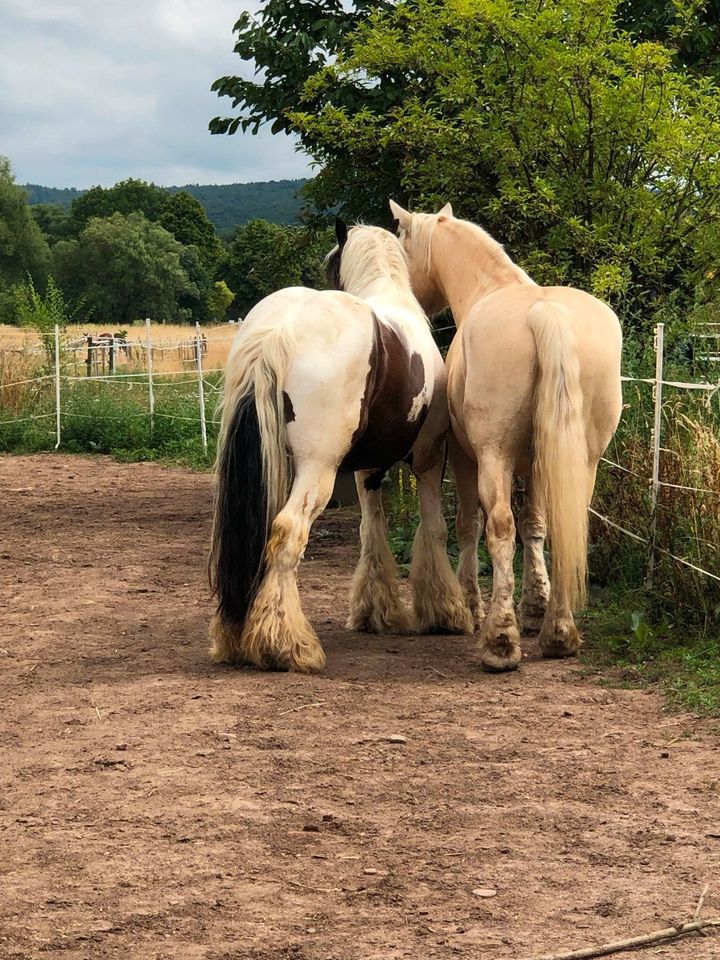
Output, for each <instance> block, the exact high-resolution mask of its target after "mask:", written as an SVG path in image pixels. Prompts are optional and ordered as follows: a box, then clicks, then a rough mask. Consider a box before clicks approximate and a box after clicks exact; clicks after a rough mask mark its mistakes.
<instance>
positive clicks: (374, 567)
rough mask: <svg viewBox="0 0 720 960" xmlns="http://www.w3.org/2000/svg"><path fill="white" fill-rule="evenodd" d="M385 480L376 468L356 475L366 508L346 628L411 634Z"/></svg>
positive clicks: (358, 489) (360, 496)
mask: <svg viewBox="0 0 720 960" xmlns="http://www.w3.org/2000/svg"><path fill="white" fill-rule="evenodd" d="M381 480H382V475H381V474H379V473H378V472H376V471H375V472H374V471H371V470H364V471H358V472H357V473H356V474H355V483H356V485H357V491H358V498H359V500H360V508H361V510H362V520H361V522H360V560H359V561H358V565H357V567H356V568H355V573H354V575H353V579H352V585H351V588H350V614H349V616H348V619H347V623H346V627H347V629H348V630H360V631H363V632H365V633H381V634H382V633H411V632H412V622H411V618H410V616H409V613H408V611H407V610H406V609H405V607H404V605H403V602H402V600H401V598H400V581H399V577H398V570H397V564H396V563H395V558H394V557H393V555H392V553H391V552H390V547H389V546H388V541H387V534H388V528H387V520H386V519H385V512H384V510H383V504H382V491H381V488H380V483H381Z"/></svg>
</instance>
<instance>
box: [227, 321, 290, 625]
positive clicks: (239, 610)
mask: <svg viewBox="0 0 720 960" xmlns="http://www.w3.org/2000/svg"><path fill="white" fill-rule="evenodd" d="M293 346H294V343H293V338H292V335H291V334H290V332H289V331H287V330H285V329H281V328H278V327H264V328H263V327H260V328H258V329H252V330H249V331H248V332H247V334H244V333H242V332H241V333H240V334H239V339H238V341H237V342H236V345H235V347H234V349H233V351H232V353H231V355H230V359H229V360H228V365H227V369H226V373H225V388H224V397H223V402H222V420H221V423H220V435H219V437H218V453H217V460H216V464H215V475H216V488H215V505H214V516H213V531H212V541H211V549H210V565H209V566H210V584H211V586H212V589H213V591H214V593H215V594H216V596H217V598H218V618H219V619H220V621H221V622H224V623H225V624H227V625H232V626H234V627H241V626H242V625H243V624H244V622H245V620H246V618H247V615H248V613H249V612H250V608H251V606H252V603H253V600H254V599H255V595H256V594H257V591H258V588H259V586H260V582H261V580H262V576H263V572H264V557H265V547H266V545H267V542H268V537H269V532H270V527H271V525H272V522H273V520H274V519H275V517H276V516H277V515H278V513H279V512H280V510H282V508H283V507H284V506H285V504H286V502H287V499H288V496H289V490H290V481H291V476H290V474H291V466H290V463H289V460H288V455H287V448H286V442H287V441H286V424H285V397H284V395H283V386H284V384H285V379H286V375H287V370H288V367H289V366H290V362H291V360H292V355H293Z"/></svg>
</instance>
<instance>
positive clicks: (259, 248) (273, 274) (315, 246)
mask: <svg viewBox="0 0 720 960" xmlns="http://www.w3.org/2000/svg"><path fill="white" fill-rule="evenodd" d="M333 243H334V240H331V238H330V234H329V232H328V231H322V232H320V233H314V232H311V231H309V230H306V229H303V228H300V227H281V226H278V225H277V224H274V223H268V222H267V221H266V220H251V221H250V223H248V224H246V225H245V226H243V227H239V228H238V229H237V231H236V232H235V234H234V235H233V237H232V238H231V239H230V241H229V243H228V249H227V257H226V261H225V264H224V266H223V267H222V269H221V276H222V278H223V279H224V280H226V281H227V284H228V286H229V287H230V289H231V290H233V291H235V300H234V301H233V310H237V312H238V314H239V315H240V316H244V315H245V314H246V313H247V312H248V310H250V309H251V308H252V307H253V306H254V305H255V304H256V303H257V302H258V301H259V300H261V299H262V298H263V297H266V296H267V295H268V294H270V293H272V292H273V291H275V290H279V289H281V288H282V287H290V286H298V285H301V286H310V287H321V286H323V285H324V275H323V267H322V261H323V257H324V256H325V254H326V253H327V252H328V251H329V250H330V249H331V247H332V244H333Z"/></svg>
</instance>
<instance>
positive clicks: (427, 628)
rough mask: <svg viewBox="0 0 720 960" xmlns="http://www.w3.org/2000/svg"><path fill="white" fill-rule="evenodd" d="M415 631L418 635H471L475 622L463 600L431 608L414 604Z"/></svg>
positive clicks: (451, 601) (442, 603)
mask: <svg viewBox="0 0 720 960" xmlns="http://www.w3.org/2000/svg"><path fill="white" fill-rule="evenodd" d="M415 629H416V631H417V632H418V633H453V634H471V633H474V632H475V622H474V619H473V615H472V613H471V611H470V609H469V608H468V606H467V605H466V604H465V602H464V600H462V599H460V598H458V599H456V600H448V601H447V602H441V603H437V604H435V605H433V606H432V607H428V606H427V604H425V603H422V604H420V605H418V604H416V605H415Z"/></svg>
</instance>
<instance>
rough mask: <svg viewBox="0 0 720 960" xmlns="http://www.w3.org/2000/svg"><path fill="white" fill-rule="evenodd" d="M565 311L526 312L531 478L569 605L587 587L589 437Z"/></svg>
mask: <svg viewBox="0 0 720 960" xmlns="http://www.w3.org/2000/svg"><path fill="white" fill-rule="evenodd" d="M568 319H569V316H568V313H567V311H566V309H565V308H564V307H563V306H561V305H560V304H558V303H552V302H548V301H544V300H541V301H539V302H537V303H535V304H534V305H533V306H532V307H531V308H530V312H529V314H528V321H529V323H530V329H531V330H532V332H533V335H534V337H535V344H536V348H537V358H538V366H539V368H540V370H539V378H538V382H537V384H536V388H535V412H534V418H533V419H534V422H533V445H534V457H533V482H534V483H535V484H536V489H537V490H538V492H539V494H540V497H541V500H542V502H543V503H544V506H545V511H546V514H547V521H548V530H549V533H550V547H551V554H552V579H553V589H557V590H558V591H559V595H560V596H561V597H565V598H566V599H567V601H568V603H569V604H570V608H571V609H573V610H574V609H577V608H578V607H580V606H582V605H583V604H584V602H585V596H586V587H587V539H588V516H587V507H588V501H587V489H588V467H587V439H586V436H585V426H584V422H583V394H582V390H581V387H580V362H579V360H578V356H577V351H576V348H575V336H574V333H573V331H572V329H571V327H570V325H569V323H568Z"/></svg>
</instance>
